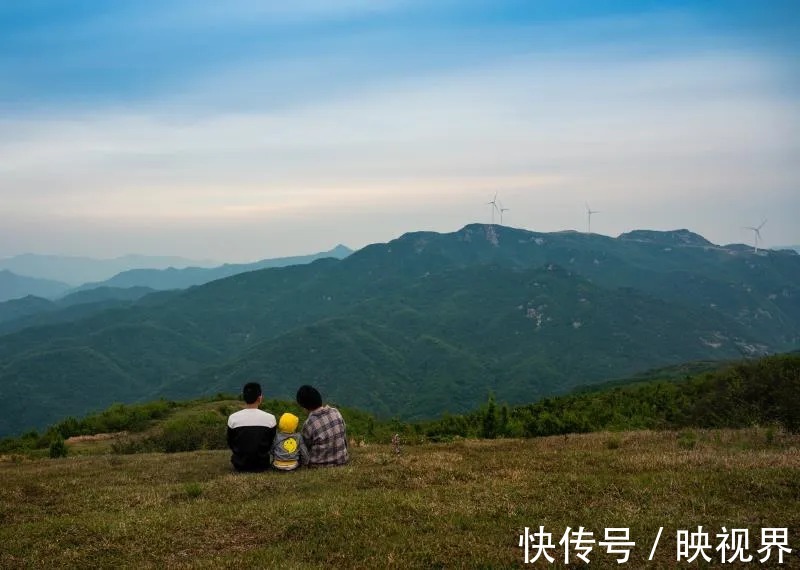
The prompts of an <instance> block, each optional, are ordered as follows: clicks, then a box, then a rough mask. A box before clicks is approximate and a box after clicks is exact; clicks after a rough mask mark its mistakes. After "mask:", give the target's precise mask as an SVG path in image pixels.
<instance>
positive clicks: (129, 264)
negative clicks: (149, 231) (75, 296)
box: [0, 253, 219, 294]
mask: <svg viewBox="0 0 800 570" xmlns="http://www.w3.org/2000/svg"><path fill="white" fill-rule="evenodd" d="M215 265H219V263H218V262H215V261H210V260H204V261H200V260H194V259H186V258H183V257H170V256H150V255H123V256H121V257H116V258H114V259H94V258H91V257H74V256H64V255H38V254H33V253H25V254H22V255H15V256H14V257H7V258H0V270H2V269H8V270H9V271H12V272H14V273H16V274H17V275H24V276H26V277H37V278H39V279H50V280H54V281H61V282H64V283H68V284H69V285H71V286H72V287H75V286H78V285H81V284H83V283H88V282H93V281H103V280H105V279H109V278H110V277H112V276H114V275H116V274H117V273H120V272H122V271H127V270H129V269H166V268H167V267H178V268H181V267H192V266H199V267H212V266H215ZM31 294H35V293H33V292H31Z"/></svg>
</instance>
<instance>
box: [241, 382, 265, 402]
mask: <svg viewBox="0 0 800 570" xmlns="http://www.w3.org/2000/svg"><path fill="white" fill-rule="evenodd" d="M260 395H261V384H259V383H258V382H248V383H247V384H245V385H244V388H242V397H243V398H244V401H245V402H246V403H248V404H254V403H255V401H256V400H258V397H259V396H260Z"/></svg>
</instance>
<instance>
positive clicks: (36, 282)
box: [0, 269, 69, 302]
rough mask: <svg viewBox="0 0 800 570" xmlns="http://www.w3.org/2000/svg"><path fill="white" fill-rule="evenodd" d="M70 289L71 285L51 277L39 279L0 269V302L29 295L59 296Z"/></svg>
mask: <svg viewBox="0 0 800 570" xmlns="http://www.w3.org/2000/svg"><path fill="white" fill-rule="evenodd" d="M67 289H69V285H67V284H66V283H61V282H59V281H51V280H49V279H37V278H35V277H25V276H22V275H17V274H15V273H12V272H11V271H9V270H7V269H1V270H0V302H2V301H8V300H9V299H21V298H23V297H27V296H28V295H35V296H37V297H58V296H59V295H62V294H63V293H64V292H65V291H67Z"/></svg>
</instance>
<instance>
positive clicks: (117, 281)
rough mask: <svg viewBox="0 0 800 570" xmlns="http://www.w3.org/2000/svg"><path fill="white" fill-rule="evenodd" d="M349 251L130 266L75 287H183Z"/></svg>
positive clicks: (341, 248)
mask: <svg viewBox="0 0 800 570" xmlns="http://www.w3.org/2000/svg"><path fill="white" fill-rule="evenodd" d="M351 253H353V251H352V250H351V249H349V248H347V247H345V246H343V245H337V246H336V247H335V248H333V249H331V250H329V251H323V252H320V253H314V254H311V255H299V256H294V257H279V258H275V259H262V260H261V261H256V262H254V263H239V264H228V263H226V264H225V265H221V266H219V267H211V268H201V267H186V268H183V269H176V268H174V267H169V268H167V269H132V270H129V271H124V272H122V273H119V274H118V275H115V276H114V277H112V278H111V279H108V280H106V281H103V282H102V283H86V284H84V285H82V286H80V287H78V288H76V289H75V290H76V291H83V290H87V289H92V288H95V287H121V288H128V287H149V288H150V289H155V290H162V291H163V290H168V289H186V288H188V287H192V286H194V285H202V284H204V283H208V282H210V281H215V280H217V279H223V278H225V277H230V276H232V275H236V274H238V273H244V272H246V271H256V270H258V269H266V268H269V267H285V266H288V265H301V264H305V263H311V262H312V261H315V260H317V259H322V258H326V257H332V258H335V259H343V258H345V257H347V256H348V255H350V254H351Z"/></svg>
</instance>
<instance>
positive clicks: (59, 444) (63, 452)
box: [50, 435, 67, 459]
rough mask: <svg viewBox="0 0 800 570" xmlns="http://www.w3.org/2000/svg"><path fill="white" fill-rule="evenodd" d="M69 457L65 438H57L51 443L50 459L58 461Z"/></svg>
mask: <svg viewBox="0 0 800 570" xmlns="http://www.w3.org/2000/svg"><path fill="white" fill-rule="evenodd" d="M66 456H67V444H66V443H65V442H64V438H63V437H61V436H60V435H59V436H56V437H55V438H54V439H53V441H51V442H50V458H51V459H57V458H59V457H66Z"/></svg>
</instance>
